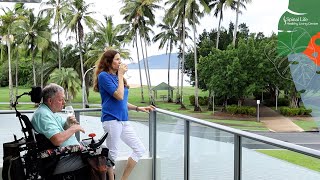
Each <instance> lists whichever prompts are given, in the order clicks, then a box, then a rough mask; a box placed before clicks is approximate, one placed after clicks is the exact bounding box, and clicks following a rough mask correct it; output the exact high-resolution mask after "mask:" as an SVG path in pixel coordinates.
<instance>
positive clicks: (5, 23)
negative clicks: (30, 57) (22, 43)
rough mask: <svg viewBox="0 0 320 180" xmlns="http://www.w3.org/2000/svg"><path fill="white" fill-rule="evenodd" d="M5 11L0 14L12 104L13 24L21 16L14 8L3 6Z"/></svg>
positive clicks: (11, 102)
mask: <svg viewBox="0 0 320 180" xmlns="http://www.w3.org/2000/svg"><path fill="white" fill-rule="evenodd" d="M18 5H21V4H17V5H16V8H18V7H19V6H18ZM1 10H2V11H3V12H4V15H2V16H0V23H1V34H0V35H1V36H2V43H3V44H5V45H6V46H7V48H8V51H7V52H8V54H7V56H8V69H9V97H10V102H9V103H10V106H11V105H12V104H13V102H14V97H13V81H12V69H11V45H12V44H13V40H14V36H13V34H12V29H14V28H13V24H14V22H15V21H17V20H18V19H20V17H19V16H17V15H16V13H15V11H14V10H10V9H9V8H6V9H5V8H1Z"/></svg>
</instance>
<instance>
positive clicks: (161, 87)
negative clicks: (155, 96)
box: [151, 82, 174, 91]
mask: <svg viewBox="0 0 320 180" xmlns="http://www.w3.org/2000/svg"><path fill="white" fill-rule="evenodd" d="M151 90H153V91H158V90H174V87H172V86H169V85H168V84H167V83H165V82H162V83H160V84H158V85H157V86H155V87H153V88H152V89H151Z"/></svg>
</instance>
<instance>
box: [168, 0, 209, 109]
mask: <svg viewBox="0 0 320 180" xmlns="http://www.w3.org/2000/svg"><path fill="white" fill-rule="evenodd" d="M200 3H201V5H202V6H203V7H204V9H205V11H206V12H209V7H208V6H207V3H206V1H204V0H201V1H200ZM166 4H170V8H169V10H168V13H167V14H166V17H169V16H171V17H176V18H175V24H176V25H178V24H181V27H182V63H181V66H182V67H181V93H180V97H181V100H180V102H181V108H185V106H184V105H183V73H184V62H185V37H186V32H185V29H186V23H185V20H186V19H188V20H189V24H191V25H192V26H193V30H194V49H195V59H194V61H195V68H196V64H197V56H196V43H195V41H196V40H195V32H196V26H195V25H196V24H197V23H199V20H198V17H201V16H202V13H201V12H200V10H199V5H198V3H197V1H196V0H168V1H167V2H166ZM195 72H196V70H195ZM196 76H197V73H196ZM197 86H198V83H197V77H196V88H195V91H196V102H197V99H198V95H197V94H198V88H197ZM195 110H197V111H198V110H200V107H199V104H197V103H196V105H195Z"/></svg>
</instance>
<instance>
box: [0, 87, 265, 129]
mask: <svg viewBox="0 0 320 180" xmlns="http://www.w3.org/2000/svg"><path fill="white" fill-rule="evenodd" d="M30 90H31V88H20V89H19V93H18V94H22V93H23V92H29V91H30ZM129 91H130V95H129V102H130V103H132V104H134V105H137V106H147V105H148V104H149V98H148V93H149V92H148V88H147V86H144V89H143V93H144V101H145V102H144V103H143V102H141V100H142V99H141V90H140V88H130V90H129ZM175 93H176V92H175V91H174V92H173V95H174V97H173V99H175V98H176V94H175ZM166 94H167V91H158V92H157V98H156V106H157V107H158V108H161V109H165V110H168V111H172V112H176V113H180V114H185V115H189V116H193V115H197V117H199V116H200V117H201V116H203V117H206V118H200V119H205V120H208V121H211V122H215V123H219V124H222V125H226V126H230V127H234V128H238V129H242V130H254V131H267V130H268V129H267V128H265V127H264V125H263V124H262V123H258V122H254V121H243V120H242V121H237V120H214V119H212V118H210V116H211V114H212V111H211V110H210V111H207V107H201V109H202V112H200V113H195V112H194V111H193V106H192V105H191V104H190V101H189V96H191V95H194V87H190V86H186V87H184V88H183V94H184V96H183V99H184V105H185V106H186V108H187V109H186V110H181V109H180V104H176V103H168V102H166V101H163V99H162V98H160V95H166ZM81 95H82V93H81V92H78V94H77V95H76V97H75V99H73V100H72V102H71V103H70V104H71V105H73V106H74V108H82V96H81ZM199 96H208V92H207V91H205V92H204V91H201V90H200V91H199ZM0 101H1V102H8V101H9V91H8V88H7V87H2V88H0ZM100 101H101V98H100V94H99V93H97V92H94V91H93V90H92V88H91V89H90V92H89V104H100ZM19 102H30V97H29V96H23V97H22V98H20V99H19ZM90 107H92V108H94V107H98V106H90ZM9 109H10V108H9V105H0V110H9ZM18 109H28V110H30V109H35V107H34V105H32V104H19V105H18ZM130 113H131V112H130ZM93 114H94V113H93ZM139 114H141V113H131V114H130V116H131V118H134V117H139Z"/></svg>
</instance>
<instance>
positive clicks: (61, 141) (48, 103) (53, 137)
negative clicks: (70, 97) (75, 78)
mask: <svg viewBox="0 0 320 180" xmlns="http://www.w3.org/2000/svg"><path fill="white" fill-rule="evenodd" d="M64 98H65V95H64V89H63V88H62V87H61V86H59V85H57V84H53V83H51V84H49V85H47V86H46V87H45V88H44V89H43V90H42V102H43V103H42V104H40V106H39V108H38V109H37V110H36V111H35V113H34V115H33V117H32V120H31V123H32V125H33V127H34V129H35V130H36V131H37V132H38V133H40V134H43V135H44V136H45V137H47V138H48V139H49V140H50V141H51V143H52V144H53V145H54V146H62V147H65V146H71V145H80V144H79V142H78V140H77V139H76V137H75V133H76V132H78V131H81V132H83V133H84V132H85V131H84V129H83V128H82V127H81V126H80V125H79V124H78V123H77V120H76V119H75V117H74V116H73V117H69V118H68V119H67V120H65V119H64V118H62V117H61V116H60V115H59V114H58V113H57V112H60V111H61V110H62V109H63V107H64V105H65V100H64ZM85 166H86V165H85V164H84V163H83V161H82V159H81V157H80V156H78V155H77V154H72V155H69V156H64V157H61V159H60V161H58V164H57V166H56V168H55V170H54V172H53V175H55V174H62V173H65V172H69V171H75V170H78V169H81V168H83V167H85Z"/></svg>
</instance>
